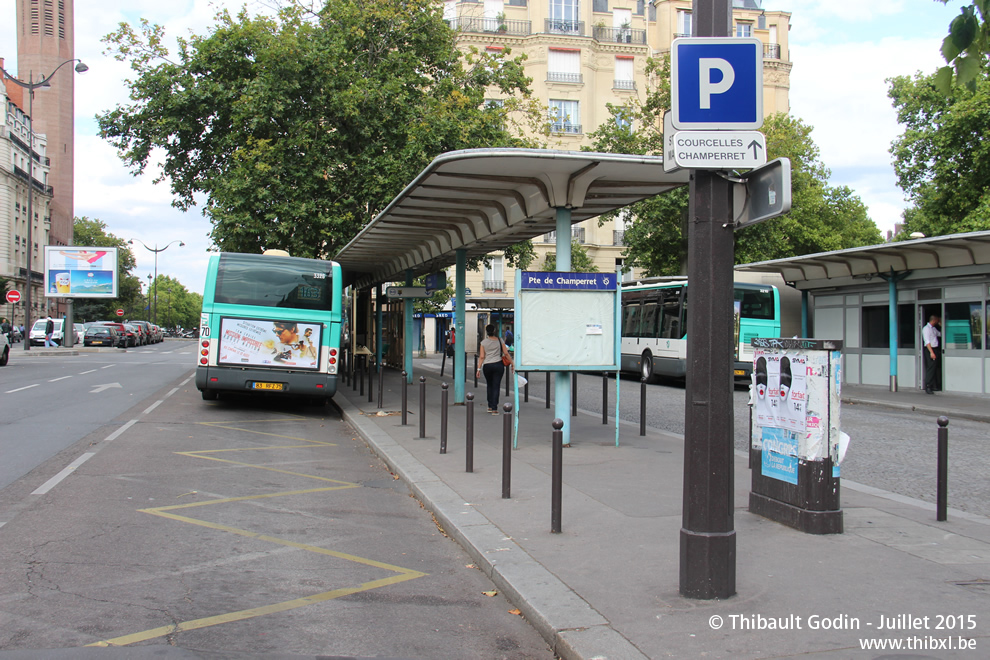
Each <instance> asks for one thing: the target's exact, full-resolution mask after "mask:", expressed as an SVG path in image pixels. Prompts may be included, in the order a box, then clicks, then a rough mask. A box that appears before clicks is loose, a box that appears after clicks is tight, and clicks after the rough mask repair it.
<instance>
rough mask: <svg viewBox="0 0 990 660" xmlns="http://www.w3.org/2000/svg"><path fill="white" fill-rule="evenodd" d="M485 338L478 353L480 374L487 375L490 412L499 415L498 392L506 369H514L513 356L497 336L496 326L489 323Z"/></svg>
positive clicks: (486, 327)
mask: <svg viewBox="0 0 990 660" xmlns="http://www.w3.org/2000/svg"><path fill="white" fill-rule="evenodd" d="M485 334H486V335H487V337H485V338H484V339H483V340H481V348H480V349H479V351H478V374H477V375H479V376H480V375H481V374H482V373H484V374H485V381H486V382H487V384H488V412H489V414H492V415H497V414H498V391H499V387H500V386H501V385H502V376H503V375H504V374H505V368H506V367H509V368H510V369H512V368H514V366H515V365H514V364H513V362H512V356H511V355H509V351H508V349H506V347H505V344H503V343H502V340H501V339H499V338H498V335H496V334H495V326H494V325H492V324H491V323H489V324H488V325H486V326H485Z"/></svg>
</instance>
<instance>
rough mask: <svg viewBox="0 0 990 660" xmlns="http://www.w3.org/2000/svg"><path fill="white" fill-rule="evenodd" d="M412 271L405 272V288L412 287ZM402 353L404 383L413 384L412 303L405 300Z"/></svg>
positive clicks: (407, 299) (403, 302) (410, 300)
mask: <svg viewBox="0 0 990 660" xmlns="http://www.w3.org/2000/svg"><path fill="white" fill-rule="evenodd" d="M412 283H413V276H412V271H410V270H406V286H412ZM402 320H403V331H402V334H403V335H404V337H403V338H402V353H403V364H404V365H405V370H406V383H412V382H413V301H412V299H411V298H406V299H404V300H403V301H402Z"/></svg>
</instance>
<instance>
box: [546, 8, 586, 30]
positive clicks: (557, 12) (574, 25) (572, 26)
mask: <svg viewBox="0 0 990 660" xmlns="http://www.w3.org/2000/svg"><path fill="white" fill-rule="evenodd" d="M580 15H581V14H580V8H579V7H578V0H550V18H549V20H548V23H549V31H550V32H556V33H563V34H581V21H580V20H579V19H580Z"/></svg>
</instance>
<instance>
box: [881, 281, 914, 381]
mask: <svg viewBox="0 0 990 660" xmlns="http://www.w3.org/2000/svg"><path fill="white" fill-rule="evenodd" d="M910 274H911V273H910V271H909V272H906V273H896V274H895V273H894V269H893V268H891V269H890V272H889V273H887V274H884V273H880V277H882V278H883V279H885V280H887V313H888V321H889V323H888V325H889V327H890V337H889V339H888V341H889V344H890V391H891V392H896V391H897V341H898V337H899V336H900V331H899V329H898V327H897V283H898V282H900V281H901V280H903V279H904V278H905V277H907V276H908V275H910Z"/></svg>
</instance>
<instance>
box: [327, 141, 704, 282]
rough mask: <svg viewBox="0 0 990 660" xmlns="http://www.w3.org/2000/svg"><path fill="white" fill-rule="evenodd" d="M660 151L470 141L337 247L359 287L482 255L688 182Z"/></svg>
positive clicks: (442, 157) (340, 259)
mask: <svg viewBox="0 0 990 660" xmlns="http://www.w3.org/2000/svg"><path fill="white" fill-rule="evenodd" d="M688 174H689V173H688V171H687V170H679V171H676V172H670V173H667V172H664V170H663V159H662V158H659V157H655V156H633V155H628V154H603V153H594V152H580V151H553V150H546V149H468V150H463V151H451V152H448V153H445V154H442V155H440V156H438V157H437V158H436V159H435V160H434V161H433V162H432V163H430V165H429V166H428V167H427V168H426V169H424V170H423V171H422V173H420V175H419V176H417V177H416V179H415V180H414V181H413V182H412V183H410V184H409V185H408V186H406V188H405V190H403V191H402V192H401V193H399V195H398V196H397V197H396V198H395V199H394V200H392V202H391V203H390V204H389V205H388V207H386V208H385V210H384V211H382V212H381V214H379V215H378V217H376V218H375V219H374V220H372V221H371V223H370V224H369V225H368V226H367V227H365V228H364V229H363V230H362V231H361V233H359V234H358V235H357V236H355V237H354V239H353V240H352V241H351V242H350V243H348V244H347V245H346V246H344V247H343V248H342V249H341V250H340V252H339V253H338V254H337V256H336V257H334V258H335V259H336V261H338V262H339V263H340V265H341V267H342V268H343V269H344V271H345V273H347V274H348V280H349V281H350V282H352V283H353V284H355V285H357V286H358V287H366V286H370V285H373V284H378V283H382V282H394V281H404V280H405V277H406V272H407V271H411V272H412V274H413V276H419V275H423V274H427V273H432V272H437V271H439V270H442V269H445V268H447V267H448V266H450V265H452V264H454V263H455V261H456V251H457V250H460V249H463V250H465V251H466V254H467V256H468V257H469V258H470V257H479V256H482V255H485V254H488V253H489V252H492V251H494V250H499V249H502V248H505V247H508V246H510V245H514V244H516V243H518V242H520V241H523V240H526V239H529V238H534V237H536V236H540V235H541V234H545V233H547V232H550V231H554V230H555V229H556V209H557V208H558V207H566V208H569V209H570V210H571V222H572V223H578V222H581V221H583V220H587V219H589V218H593V217H596V216H599V215H602V214H603V213H607V212H609V211H614V210H616V209H620V208H622V207H624V206H627V205H629V204H632V203H634V202H638V201H640V200H643V199H646V198H649V197H653V196H654V195H657V194H659V193H663V192H667V191H669V190H672V189H674V188H677V187H679V186H682V185H685V184H686V183H687V182H688Z"/></svg>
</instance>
